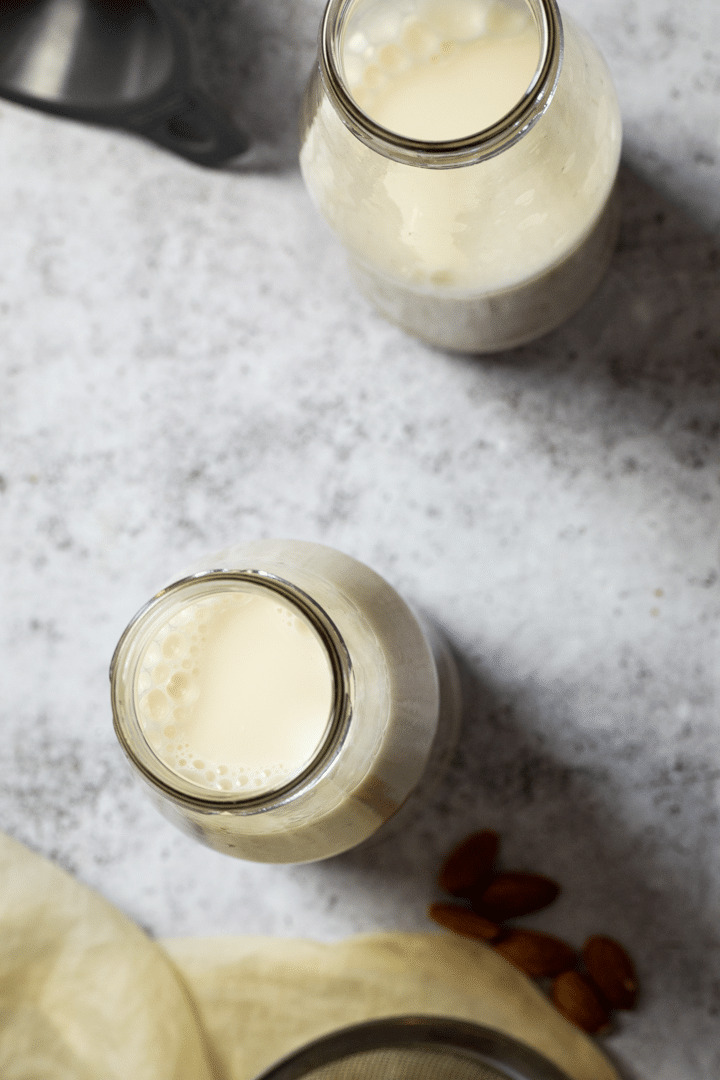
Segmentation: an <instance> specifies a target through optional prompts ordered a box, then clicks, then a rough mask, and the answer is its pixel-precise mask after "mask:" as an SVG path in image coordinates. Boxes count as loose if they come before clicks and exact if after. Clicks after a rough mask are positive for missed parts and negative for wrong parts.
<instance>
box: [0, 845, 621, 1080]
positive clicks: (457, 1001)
mask: <svg viewBox="0 0 720 1080" xmlns="http://www.w3.org/2000/svg"><path fill="white" fill-rule="evenodd" d="M413 1012H417V1013H425V1014H429V1015H445V1016H455V1017H460V1018H464V1019H469V1020H476V1021H478V1022H480V1023H484V1024H488V1025H490V1026H492V1027H496V1028H499V1029H500V1030H502V1031H505V1032H507V1033H509V1034H511V1035H514V1036H516V1037H517V1038H520V1039H522V1040H524V1041H525V1042H526V1043H528V1044H530V1045H531V1046H534V1047H535V1048H536V1049H538V1050H540V1051H541V1052H542V1053H544V1054H545V1055H546V1056H547V1057H549V1058H551V1059H552V1060H553V1061H555V1062H557V1064H558V1065H560V1066H561V1067H562V1068H563V1069H564V1070H565V1071H566V1073H567V1074H568V1076H569V1077H570V1078H571V1080H618V1077H617V1073H616V1072H615V1070H614V1069H613V1068H612V1066H611V1065H610V1064H609V1062H608V1061H607V1059H606V1058H605V1056H604V1055H603V1054H602V1053H601V1052H600V1050H599V1049H598V1047H597V1045H596V1044H595V1043H594V1042H593V1041H592V1040H590V1039H588V1038H586V1037H585V1036H584V1035H583V1034H582V1033H581V1032H580V1031H578V1030H577V1029H575V1028H574V1027H572V1026H571V1025H570V1024H568V1023H567V1022H566V1021H565V1020H563V1019H562V1017H560V1016H559V1014H558V1013H556V1012H555V1010H554V1009H553V1007H552V1006H551V1005H550V1004H549V1003H548V1001H547V999H546V998H545V997H544V996H543V995H542V994H541V993H540V992H539V991H538V990H537V988H536V987H535V986H534V985H533V984H532V983H531V982H530V981H529V980H528V979H526V978H525V977H524V976H523V975H521V974H520V973H519V972H517V971H516V970H515V969H514V968H513V967H511V966H510V965H509V964H507V963H506V962H505V961H504V960H503V959H502V958H501V957H499V956H498V955H497V954H496V953H494V952H493V951H492V950H491V949H488V948H486V947H484V946H482V945H475V944H474V943H472V942H466V941H464V940H461V939H456V938H453V937H451V936H449V935H445V934H440V933H438V934H434V933H433V934H399V933H398V934H395V933H390V934H374V935H369V936H365V937H359V938H352V939H350V940H348V941H344V942H339V943H336V944H330V945H328V944H320V943H318V942H312V941H295V940H286V939H282V938H210V939H175V940H171V941H166V942H164V943H163V944H162V946H161V945H159V944H155V943H153V942H151V941H150V940H149V939H148V938H147V937H146V936H145V935H144V934H143V933H142V932H141V931H140V930H139V929H138V928H137V927H136V926H135V925H134V924H133V923H132V922H130V920H129V919H127V918H125V916H123V915H121V914H120V912H118V911H116V910H115V909H114V908H113V907H112V906H111V905H110V904H108V903H107V902H106V901H105V900H103V899H102V898H101V897H99V896H97V895H96V894H95V893H93V892H92V891H91V890H89V889H87V888H85V887H84V886H82V885H80V884H78V883H77V882H76V881H74V880H73V879H72V878H71V877H70V876H69V875H68V874H66V873H64V871H62V870H60V869H58V867H56V866H54V865H52V864H51V863H49V862H47V861H46V860H45V859H42V858H40V857H39V856H37V855H34V854H32V853H31V852H30V851H28V850H27V849H26V848H24V847H23V846H22V845H20V844H18V843H16V842H15V841H13V840H10V839H9V838H7V837H3V836H0V1076H2V1078H3V1080H40V1078H42V1080H250V1078H251V1077H253V1076H255V1075H256V1074H257V1073H258V1072H259V1071H260V1070H262V1069H263V1068H266V1067H267V1066H268V1065H270V1064H272V1062H273V1061H275V1060H277V1059H278V1058H279V1057H282V1056H283V1055H284V1054H286V1053H287V1052H289V1051H290V1050H292V1049H295V1048H296V1047H298V1046H300V1045H302V1044H303V1043H304V1042H306V1041H308V1040H309V1039H312V1038H314V1037H316V1036H318V1035H321V1034H324V1033H326V1032H329V1031H332V1030H334V1029H335V1028H338V1027H342V1026H343V1025H345V1024H349V1023H353V1022H355V1021H358V1020H365V1019H370V1018H372V1017H379V1016H390V1015H397V1014H406V1013H413Z"/></svg>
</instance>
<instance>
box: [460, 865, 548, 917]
mask: <svg viewBox="0 0 720 1080" xmlns="http://www.w3.org/2000/svg"><path fill="white" fill-rule="evenodd" d="M559 892H560V886H559V885H558V884H557V883H556V882H554V881H552V880H551V879H550V878H547V877H543V875H542V874H523V873H519V872H509V873H505V874H498V875H497V877H495V878H493V880H492V881H491V882H490V884H489V885H488V887H487V888H486V889H485V890H484V892H483V893H482V894H481V896H480V897H478V898H477V899H476V898H474V897H473V900H472V906H473V909H474V910H475V911H477V912H478V913H479V914H480V915H484V916H485V917H486V918H487V919H491V920H492V921H493V922H504V921H505V919H516V918H518V917H519V916H520V915H530V914H532V912H534V911H540V909H541V908H544V907H547V906H548V904H551V903H552V902H553V900H554V899H555V897H556V896H557V895H558V893H559Z"/></svg>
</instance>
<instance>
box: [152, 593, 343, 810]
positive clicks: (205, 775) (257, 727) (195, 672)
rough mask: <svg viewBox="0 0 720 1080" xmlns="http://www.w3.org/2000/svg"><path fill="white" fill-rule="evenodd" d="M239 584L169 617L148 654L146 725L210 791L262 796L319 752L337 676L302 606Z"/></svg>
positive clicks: (155, 746)
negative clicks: (297, 606)
mask: <svg viewBox="0 0 720 1080" xmlns="http://www.w3.org/2000/svg"><path fill="white" fill-rule="evenodd" d="M238 586H239V587H233V588H232V589H227V590H224V591H223V592H219V593H215V594H213V595H210V596H204V597H200V598H197V599H193V600H191V601H190V602H188V603H187V604H185V605H184V606H181V607H180V609H179V610H178V609H175V611H174V612H171V613H170V614H169V615H168V618H167V620H166V621H165V622H164V623H163V624H162V625H160V626H159V627H158V628H156V629H155V631H154V635H153V637H152V638H151V640H150V641H149V642H148V644H147V645H146V646H145V648H144V651H143V652H142V654H141V656H140V660H139V664H138V674H137V678H136V686H135V696H136V707H137V714H138V719H139V722H140V726H141V729H142V732H143V734H144V736H145V738H146V740H147V742H148V744H149V745H150V747H151V748H152V750H153V751H154V753H155V754H156V755H157V757H158V758H160V759H161V761H163V762H164V764H165V765H167V766H168V768H170V769H172V770H173V771H174V772H175V773H177V774H178V775H180V776H182V777H184V778H185V779H187V780H190V781H192V782H193V783H195V784H198V785H200V786H201V787H203V788H206V789H208V791H223V792H237V793H238V795H239V796H255V795H259V794H262V793H264V792H266V791H270V790H274V789H276V788H278V787H280V786H282V785H283V784H285V783H287V782H288V781H289V780H291V779H292V778H293V777H295V776H297V775H298V774H299V773H300V772H301V771H302V770H303V768H304V767H305V766H306V765H308V764H309V762H310V761H311V760H312V758H313V757H314V756H315V754H316V752H317V750H318V748H319V747H320V745H321V744H322V742H323V739H324V736H325V734H326V732H327V729H328V724H329V721H330V716H331V710H332V704H333V692H334V682H333V675H332V670H331V666H330V660H329V657H328V654H327V651H326V649H325V646H324V645H323V643H322V641H321V639H320V637H319V636H318V634H317V632H316V631H315V629H314V628H313V626H312V625H311V623H310V622H309V621H308V619H307V618H306V617H305V616H304V615H303V614H302V612H301V611H300V610H299V608H296V607H295V606H294V605H292V604H290V603H289V602H288V601H286V600H285V599H284V598H283V597H282V596H280V594H278V593H275V592H273V591H272V590H270V589H267V588H263V587H261V586H254V585H252V584H247V585H246V584H245V583H242V584H240V583H238Z"/></svg>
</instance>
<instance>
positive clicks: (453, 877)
mask: <svg viewBox="0 0 720 1080" xmlns="http://www.w3.org/2000/svg"><path fill="white" fill-rule="evenodd" d="M499 846H500V837H499V836H498V834H497V833H496V832H493V831H492V830H491V829H483V830H482V832H475V833H471V835H470V836H466V837H465V839H464V840H463V842H462V843H461V844H458V846H457V847H456V848H454V850H453V851H451V852H450V854H449V855H448V856H447V858H446V859H445V861H444V862H443V864H442V866H441V867H440V876H439V879H438V884H439V885H440V888H441V889H442V890H443V892H448V893H450V894H451V895H452V896H465V897H469V896H472V895H473V894H474V893H475V894H477V893H479V892H482V891H483V890H484V889H485V888H486V887H487V885H488V884H489V883H490V880H491V879H492V873H493V863H494V862H495V859H496V858H497V853H498V848H499Z"/></svg>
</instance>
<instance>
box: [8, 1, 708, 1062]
mask: <svg viewBox="0 0 720 1080" xmlns="http://www.w3.org/2000/svg"><path fill="white" fill-rule="evenodd" d="M225 8H226V9H227V11H231V10H232V12H235V14H237V13H238V12H239V13H240V15H241V16H242V17H243V18H245V17H247V18H248V19H249V18H250V16H251V15H252V17H253V19H254V23H253V26H254V29H255V32H256V33H258V34H259V36H258V37H257V39H254V41H253V49H252V51H251V56H250V59H249V60H246V62H245V63H244V66H243V68H242V71H240V72H238V71H235V73H234V76H233V70H234V69H233V65H232V63H231V62H229V61H228V63H227V65H226V67H225V68H222V66H221V65H219V66H218V67H217V69H216V73H217V72H219V73H220V75H222V76H223V78H224V80H225V86H226V92H227V93H228V94H229V95H231V96H232V94H235V95H236V99H237V104H233V108H235V109H236V110H237V111H238V112H241V113H242V114H243V119H244V122H245V123H246V125H247V126H248V128H249V129H250V130H251V131H252V132H253V134H254V135H255V138H256V141H257V144H258V146H259V147H260V151H261V152H260V154H259V155H258V157H257V159H256V160H255V162H254V163H253V162H250V163H249V164H247V165H246V166H245V167H244V168H241V169H236V170H235V171H228V170H225V171H207V170H202V169H200V168H198V167H195V166H192V165H190V164H187V163H185V162H183V161H182V160H180V159H179V158H176V157H173V156H171V155H170V154H168V153H165V152H163V151H161V150H159V149H157V148H156V147H154V146H153V145H151V144H149V143H146V142H143V141H141V140H140V139H136V138H134V137H131V136H129V135H126V134H122V133H117V132H112V131H107V130H102V129H97V128H91V127H89V126H84V125H80V124H76V123H73V122H69V121H64V120H58V119H54V118H50V117H47V116H44V115H41V114H40V113H36V112H33V111H30V110H27V109H23V108H20V107H18V106H15V105H11V104H8V103H0V320H1V322H0V326H1V328H2V329H1V333H0V559H1V560H2V570H3V573H2V585H1V586H0V592H1V602H0V647H1V650H2V651H1V655H2V672H3V674H2V680H1V682H0V714H1V717H2V731H3V737H2V740H1V741H0V757H1V759H2V775H3V783H2V786H0V827H2V828H3V829H5V830H6V831H7V832H9V833H11V834H12V835H14V836H16V837H17V838H19V839H20V840H22V841H24V842H25V843H27V844H29V845H30V846H31V847H32V848H34V849H35V850H38V851H40V852H42V853H44V854H46V855H48V856H49V857H50V858H52V859H55V860H57V861H58V862H59V863H60V864H62V865H63V866H65V867H67V868H69V869H70V870H71V871H72V872H73V873H74V874H76V875H77V876H78V878H80V879H81V880H82V881H85V882H87V883H89V884H90V885H92V886H94V887H95V888H97V889H98V890H99V891H100V892H102V893H103V894H104V895H105V896H106V897H108V898H109V899H110V900H111V901H113V902H114V903H115V904H117V905H118V906H119V907H120V908H121V909H122V910H124V911H125V912H127V913H128V914H129V915H130V916H132V917H133V918H134V919H136V920H137V921H138V922H139V923H140V924H141V925H142V926H144V927H146V928H147V929H148V930H149V931H151V932H152V933H153V934H157V935H186V934H191V935H204V934H216V933H227V934H232V933H265V932H268V933H276V934H281V935H299V936H302V935H311V936H315V937H319V938H322V939H333V938H337V937H340V936H343V935H346V934H349V933H353V932H357V931H371V930H374V929H385V928H401V929H418V928H424V927H426V926H427V925H428V924H427V923H426V920H425V914H424V913H425V908H426V906H427V904H428V902H429V901H430V900H431V899H434V898H435V894H434V885H433V882H434V875H435V871H436V867H437V865H438V862H439V859H440V857H441V854H442V853H443V852H445V851H446V850H447V849H448V847H449V846H450V845H451V844H452V843H453V842H454V841H455V840H456V839H457V838H459V837H461V836H463V835H464V834H465V833H467V832H468V831H470V830H472V829H475V828H478V827H481V826H491V827H495V828H497V829H499V830H500V832H501V833H502V836H503V844H504V861H505V862H506V864H507V865H508V866H513V867H526V868H531V869H537V870H539V871H543V872H545V873H548V874H550V875H552V876H554V877H556V878H557V879H558V880H559V881H561V882H562V883H563V886H564V892H563V895H562V897H561V899H560V900H559V901H558V903H557V904H556V905H554V906H553V907H552V908H550V909H549V910H548V911H547V912H546V913H544V914H543V915H542V916H537V917H536V918H534V919H530V920H529V922H530V924H531V925H535V926H537V927H540V928H545V929H549V930H553V931H557V932H560V933H561V934H563V935H564V936H567V937H569V938H570V939H571V940H572V941H574V942H575V943H577V944H580V943H581V942H582V940H583V939H584V937H585V936H587V935H588V934H590V933H595V932H606V933H609V934H612V935H614V936H616V937H618V938H619V939H620V940H622V941H624V942H626V943H627V944H628V946H629V947H630V948H631V950H632V952H633V954H634V956H635V958H636V961H637V965H638V968H639V971H640V976H641V979H642V985H643V994H642V1000H641V1003H640V1007H639V1009H638V1011H637V1012H635V1013H633V1014H628V1015H626V1016H623V1017H622V1018H621V1019H620V1021H619V1022H618V1024H617V1026H616V1029H615V1031H614V1032H613V1033H612V1034H611V1035H610V1036H609V1037H608V1038H607V1039H606V1040H605V1045H606V1047H607V1049H608V1050H609V1052H610V1053H611V1054H612V1055H613V1056H614V1057H615V1060H616V1061H617V1062H618V1065H619V1067H620V1068H621V1070H622V1071H623V1075H624V1076H625V1077H626V1078H627V1080H717V1077H718V1076H719V1075H720V931H719V929H718V927H719V925H720V918H719V916H720V870H719V867H720V859H719V858H718V854H719V848H720V844H719V841H720V813H719V810H720V798H719V791H720V724H719V723H718V681H719V675H720V665H719V664H718V636H719V635H718V629H719V627H720V579H719V577H718V572H719V565H718V564H719V561H720V546H719V545H720V531H719V529H718V525H719V523H720V520H719V505H720V502H719V500H720V252H719V249H718V248H719V238H720V74H719V72H720V8H718V6H717V3H716V0H690V2H689V3H688V4H685V5H683V6H681V7H678V5H676V4H671V3H670V2H669V0H604V3H603V4H602V5H600V4H593V3H591V0H568V3H567V9H568V10H569V11H571V12H572V13H573V14H575V15H577V17H578V18H579V20H580V21H581V22H583V23H584V24H585V25H586V26H587V27H588V28H589V29H590V31H591V32H592V33H593V35H594V36H595V38H596V40H597V41H598V42H599V44H600V46H601V48H602V49H603V51H604V52H605V54H606V56H607V58H608V60H609V63H610V65H611V67H612V69H613V72H614V75H615V77H616V80H617V84H618V88H619V93H620V99H621V104H622V110H623V115H624V121H625V130H626V142H625V164H624V166H623V174H622V191H623V197H624V217H623V226H622V235H621V242H620V246H619V249H618V251H617V254H616V256H615V258H614V261H613V263H612V266H611V270H610V273H609V275H608V277H607V279H606V280H605V282H604V284H603V285H602V286H601V288H600V290H599V291H598V293H597V294H596V295H595V296H594V297H593V299H592V300H591V301H590V302H589V303H588V305H587V306H586V307H585V308H584V310H583V311H581V312H580V314H578V315H577V316H576V317H575V318H573V319H572V320H571V321H570V322H569V323H568V324H567V325H566V326H565V327H563V328H562V329H561V330H559V331H557V332H556V333H554V334H552V335H550V336H549V337H547V338H545V339H543V340H542V341H540V342H538V343H537V344H535V345H533V346H530V347H527V348H523V349H520V350H516V351H515V352H513V353H510V354H506V355H501V356H496V357H492V358H485V359H475V358H459V357H457V356H452V355H446V354H443V353H441V352H437V351H432V350H429V349H427V348H425V347H423V346H422V345H420V344H418V343H417V342H415V341H413V340H411V339H409V338H407V337H405V336H404V335H403V334H402V333H401V332H400V331H398V330H396V329H394V328H393V327H391V326H389V325H386V324H385V323H383V322H381V321H380V320H379V318H377V317H376V316H375V315H374V314H373V313H372V312H371V311H370V310H369V309H368V307H367V306H366V304H365V303H364V302H363V301H362V300H360V299H359V298H358V296H357V295H356V293H355V292H354V291H353V288H352V285H351V283H350V281H349V280H348V277H347V275H346V272H345V267H344V259H343V255H342V253H341V251H340V250H339V248H338V246H337V244H336V242H335V241H334V239H333V238H332V237H331V236H330V235H329V233H328V232H327V230H326V229H325V227H324V226H323V225H322V224H321V222H320V221H319V220H318V218H317V216H316V213H315V211H314V209H313V207H312V206H311V204H310V202H309V199H308V198H307V196H306V194H305V192H304V189H303V186H302V182H301V180H300V177H299V174H298V172H297V169H296V167H295V134H294V132H295V115H296V110H297V102H298V99H299V95H300V92H301V87H302V84H303V82H304V79H305V77H306V75H307V71H308V69H309V67H310V65H311V63H312V57H313V49H314V39H315V34H316V28H317V24H318V20H319V15H320V8H321V5H320V3H319V0H300V2H299V3H294V4H292V5H291V4H289V3H287V2H286V0H271V2H270V0H266V2H265V3H264V4H262V5H261V4H256V5H255V8H253V5H251V4H249V3H240V4H234V5H233V4H232V3H231V2H230V0H226V2H225ZM233 17H234V16H233ZM228 18H229V15H228ZM231 39H232V34H230V33H229V32H228V34H227V36H226V41H230V40H231ZM214 70H215V69H214ZM228 73H229V75H228ZM230 76H233V77H230ZM233 78H234V81H233ZM221 81H222V80H221ZM233 87H234V89H233ZM233 100H235V99H233ZM261 144H262V145H261ZM263 155H264V164H265V166H266V167H264V168H261V167H260V164H261V162H262V160H263ZM270 165H272V168H269V167H267V166H270ZM686 215H687V216H686ZM272 535H276V536H296V537H301V538H304V539H311V540H318V541H321V542H324V543H327V544H331V545H334V546H335V547H339V548H341V549H344V550H346V551H348V552H350V553H352V554H354V555H356V556H357V557H359V558H360V559H362V560H364V561H366V562H367V563H369V564H370V565H372V566H373V567H374V568H375V569H377V570H378V571H379V572H380V573H382V574H384V575H385V576H386V577H387V578H388V579H389V580H390V581H391V582H392V583H393V584H395V585H396V586H397V588H399V589H400V590H401V591H402V592H403V593H404V594H405V595H406V596H407V597H409V598H411V599H412V600H413V601H415V602H416V603H418V604H420V605H421V606H423V607H424V608H426V609H427V610H428V611H430V612H432V613H433V614H434V615H435V616H436V617H437V619H438V620H439V621H440V622H441V623H442V624H444V626H445V627H446V628H447V630H448V632H449V634H450V636H451V638H452V640H453V641H454V643H455V645H456V647H457V649H458V651H459V652H460V654H461V655H462V657H463V662H464V669H465V689H466V698H467V709H466V718H465V728H464V734H463V738H462V741H461V745H460V748H459V751H458V753H457V755H456V758H455V760H454V762H453V765H452V769H451V775H450V776H449V777H448V778H447V780H446V782H445V783H444V785H443V787H442V788H441V789H440V790H439V791H438V792H437V793H436V795H435V796H434V798H433V800H432V802H431V803H430V804H429V805H428V806H427V807H426V809H425V811H424V813H423V815H422V816H421V817H420V818H418V819H417V820H416V822H415V823H414V824H413V825H412V826H410V827H408V829H407V830H406V831H405V832H404V833H402V834H400V835H398V836H397V837H395V838H393V839H390V840H388V841H386V842H385V843H384V844H378V845H376V846H375V847H369V848H367V849H364V850H358V851H357V852H355V853H352V854H349V855H346V856H343V857H340V858H338V859H335V860H331V861H329V862H327V863H322V864H315V865H308V866H299V867H272V866H260V865H254V864H247V863H241V862H235V861H233V860H231V859H228V858H226V857H223V856H221V855H218V854H215V853H213V852H211V851H209V850H205V849H203V848H201V847H200V846H198V845H197V844H194V843H193V842H192V841H191V840H189V839H187V838H185V837H184V836H182V835H181V834H180V833H178V832H176V831H175V830H174V829H173V828H172V827H171V826H170V825H169V824H167V823H166V822H165V821H164V820H163V819H162V818H160V817H159V816H158V815H157V814H156V812H155V811H154V810H153V809H152V808H151V807H150V805H149V804H148V803H147V802H146V801H145V799H144V797H142V796H141V794H140V793H139V791H138V789H137V788H136V787H135V785H134V784H133V782H132V781H131V779H130V777H129V775H128V772H127V771H126V768H125V765H124V762H123V760H122V756H121V753H120V751H119V749H118V747H117V746H116V744H115V741H114V737H113V734H112V730H111V724H110V710H109V702H108V686H107V667H108V661H109V658H110V655H111V653H112V651H113V648H114V645H115V642H116V640H117V638H118V636H119V634H120V632H121V630H122V628H123V627H124V625H125V623H126V622H127V620H128V618H129V617H130V615H131V614H132V613H133V612H134V611H135V610H136V609H137V607H138V606H139V605H140V604H141V603H142V602H143V601H144V600H145V599H146V598H147V597H148V596H149V595H150V594H151V593H152V592H153V591H154V589H155V588H156V587H157V586H158V585H159V584H160V582H162V581H163V580H164V579H166V578H167V577H168V576H170V575H171V574H172V573H173V571H174V570H176V569H179V568H181V567H183V566H184V565H185V564H187V563H188V562H190V561H192V560H193V559H195V558H197V557H199V556H200V555H202V554H203V553H205V552H207V551H212V550H214V549H217V548H219V547H221V546H224V545H225V544H228V543H231V542H233V541H234V540H238V539H245V538H253V537H259V536H272Z"/></svg>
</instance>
